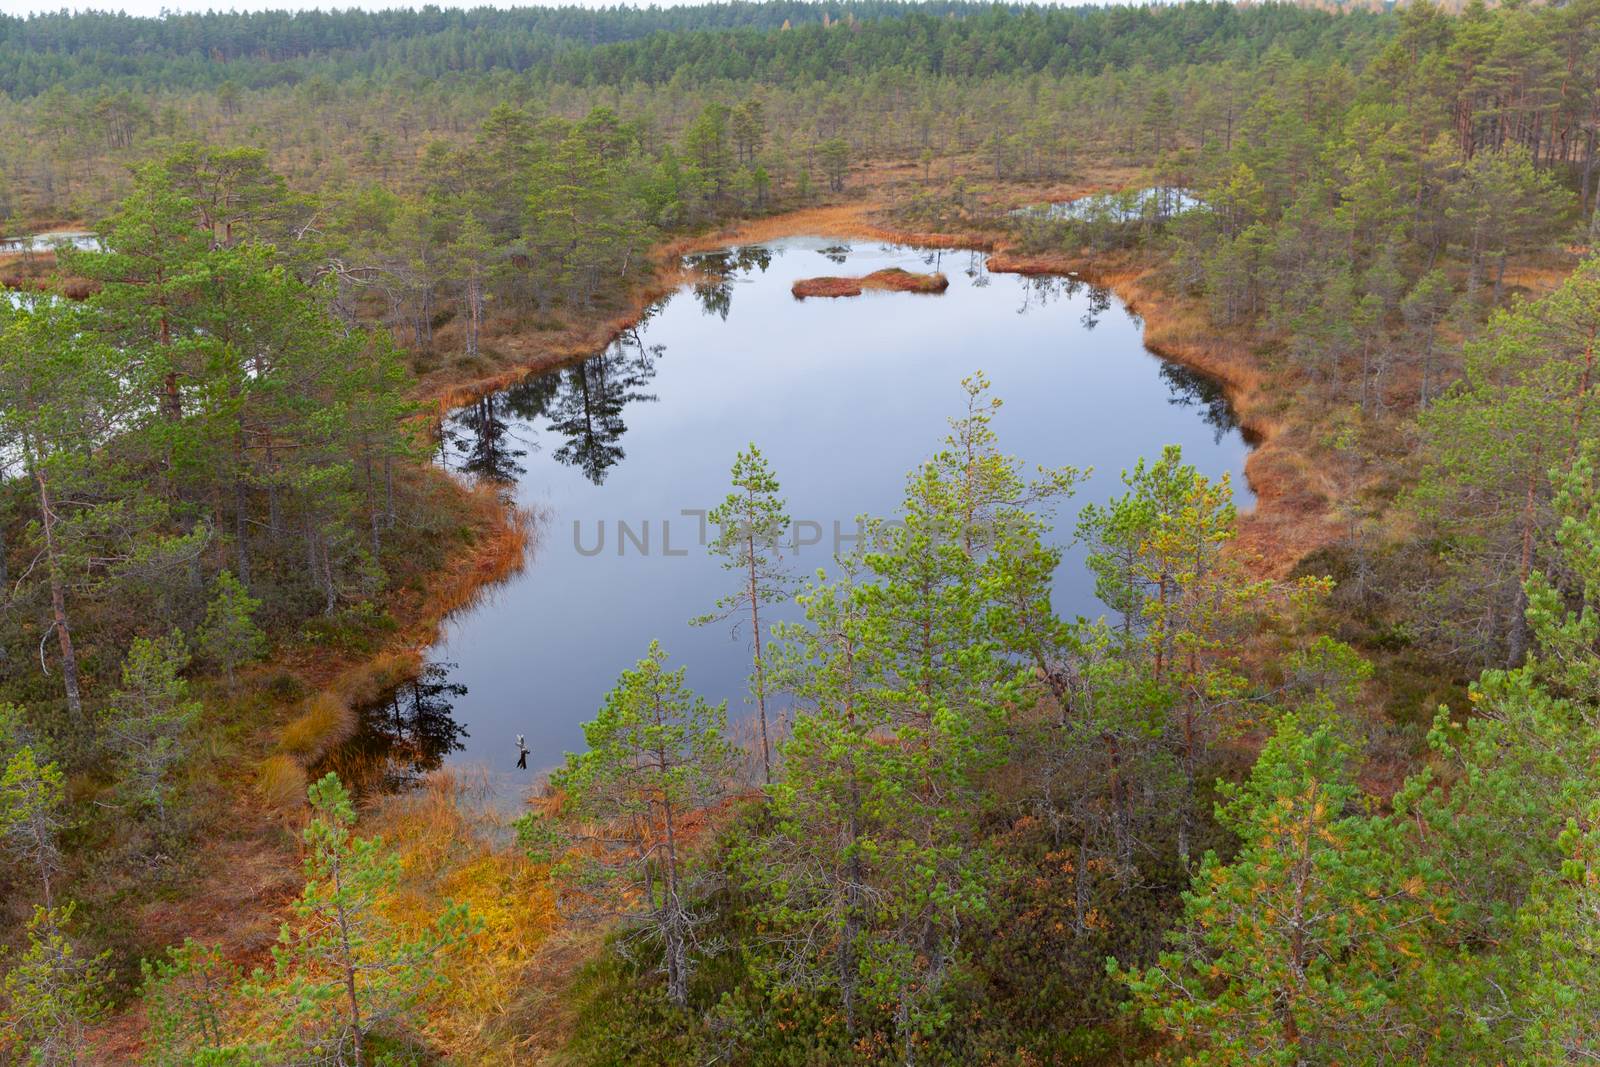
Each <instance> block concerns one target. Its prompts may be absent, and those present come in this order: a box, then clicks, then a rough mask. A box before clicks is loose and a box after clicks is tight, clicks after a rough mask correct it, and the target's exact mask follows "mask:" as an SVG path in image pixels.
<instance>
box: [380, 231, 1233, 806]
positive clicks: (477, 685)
mask: <svg viewBox="0 0 1600 1067" xmlns="http://www.w3.org/2000/svg"><path fill="white" fill-rule="evenodd" d="M699 265H700V266H702V267H706V268H709V269H711V270H712V271H714V272H716V273H717V276H718V280H713V281H707V282H705V283H703V284H699V285H690V286H685V287H684V288H682V289H680V290H679V291H677V292H676V293H674V294H672V295H671V296H669V297H668V298H666V299H665V300H663V301H662V302H661V303H660V304H658V305H657V306H656V307H655V308H654V309H653V310H652V311H651V313H650V314H649V315H648V316H647V317H646V319H645V321H643V322H642V323H641V324H640V325H639V326H638V327H637V328H636V329H633V330H630V331H628V332H627V333H626V334H625V335H624V336H622V337H621V338H620V339H618V340H617V341H616V342H615V343H614V344H612V345H611V346H610V347H609V348H607V349H606V350H605V351H604V352H602V353H600V354H598V355H596V356H594V357H593V358H591V359H588V360H585V361H583V362H581V363H575V364H573V365H571V366H568V367H566V368H564V369H561V370H557V371H552V372H549V373H544V374H537V375H533V376H530V377H528V378H527V379H525V380H524V381H522V382H521V383H519V384H517V385H515V386H512V387H511V388H508V389H505V390H503V391H501V392H498V393H495V394H492V395H490V396H486V397H484V398H483V399H482V400H480V401H478V402H477V403H474V404H470V405H468V406H467V407H464V408H462V409H461V410H459V411H457V412H456V413H455V414H454V415H453V416H452V417H451V418H450V419H449V420H448V421H447V423H446V424H445V426H444V429H443V435H442V440H441V443H440V462H441V463H443V464H445V465H446V466H447V467H449V468H450V469H451V470H454V471H457V472H460V473H461V474H462V475H463V476H469V477H478V478H486V479H492V480H494V481H495V482H498V483H500V484H502V485H503V486H504V487H505V490H506V491H507V492H508V493H510V494H511V495H512V496H513V497H514V498H515V499H516V500H517V502H518V503H519V504H521V505H522V506H523V507H524V508H526V509H528V510H529V511H530V512H532V513H534V514H536V515H537V516H538V517H539V518H538V520H537V526H538V531H537V537H536V541H537V545H536V547H535V549H534V551H533V554H532V557H531V558H530V560H529V562H528V566H527V568H526V569H525V570H524V571H523V572H522V573H521V574H519V575H518V576H516V577H515V578H513V579H512V580H511V581H510V582H509V583H507V584H506V585H504V586H502V587H500V588H498V589H496V590H494V591H492V592H491V593H490V594H489V595H488V596H487V597H486V598H485V599H484V600H483V601H482V602H480V603H479V604H477V605H476V606H474V607H472V608H471V609H470V610H466V611H463V612H461V613H459V614H458V615H456V616H455V617H454V618H452V619H451V620H450V621H449V622H448V623H447V625H446V626H445V629H444V633H443V636H442V638H441V640H440V641H439V643H438V645H437V646H436V647H435V648H434V649H433V650H432V653H431V656H430V665H429V669H428V673H427V674H426V675H425V676H424V677H423V678H422V679H420V680H419V681H418V682H417V683H414V684H411V685H408V686H407V687H404V688H403V689H402V691H401V692H399V693H397V694H395V696H394V698H393V699H391V700H388V701H386V702H384V704H383V705H381V706H380V707H376V708H372V709H368V711H367V712H366V713H365V720H366V722H365V726H366V734H365V737H364V740H363V741H362V742H361V743H362V744H363V745H364V746H365V747H366V748H367V749H368V750H369V751H371V752H373V753H375V754H377V755H379V756H380V757H382V758H387V759H388V760H389V761H390V763H391V772H392V778H393V779H394V780H396V781H401V780H404V779H406V778H407V777H408V776H409V775H413V774H415V773H419V772H421V771H424V770H426V769H429V768H431V767H433V766H436V765H438V764H439V763H441V762H447V763H451V764H458V765H459V764H466V765H481V766H484V767H487V768H488V769H489V771H490V772H491V774H492V775H493V782H494V783H495V786H496V788H497V789H498V790H499V792H500V793H501V794H502V795H504V796H507V797H513V796H515V795H516V792H517V790H518V789H519V788H520V787H521V786H524V785H529V784H532V783H533V782H534V781H535V779H536V776H537V775H538V773H539V772H540V771H542V770H546V769H548V768H550V767H551V766H553V765H555V764H557V763H559V762H560V760H561V759H562V755H563V753H565V752H567V751H569V750H577V749H579V748H580V747H581V746H582V744H583V733H582V729H581V724H582V723H583V722H584V721H586V720H588V719H590V718H592V717H593V716H594V714H595V711H596V710H597V709H598V708H599V706H600V704H601V701H602V699H603V698H604V696H605V694H606V692H607V691H608V690H609V689H610V688H611V687H612V685H613V684H614V683H615V682H616V679H617V675H618V674H619V673H620V672H621V671H622V669H623V668H625V667H628V666H630V665H631V664H632V663H633V662H634V661H635V660H637V659H638V658H639V656H640V655H642V654H643V652H644V650H645V648H646V646H647V645H648V643H649V642H650V640H651V639H652V638H659V639H660V640H661V642H662V645H663V647H664V648H665V649H666V650H667V652H668V653H669V655H670V656H671V658H672V662H673V665H674V666H677V665H687V667H688V682H689V684H690V685H692V686H693V687H694V688H695V689H697V690H698V691H699V692H700V693H702V694H704V695H705V696H706V697H708V698H710V699H713V700H721V699H727V700H728V703H729V714H730V718H732V719H743V718H744V717H745V716H746V715H748V713H749V712H748V708H747V707H746V705H745V703H744V700H743V695H742V694H743V691H744V683H745V679H746V676H747V674H748V672H749V634H748V633H747V632H741V633H740V634H739V635H738V636H737V637H735V636H733V635H732V634H730V632H729V630H728V629H727V628H726V627H725V626H722V625H711V626H706V627H694V626H690V625H689V620H690V619H691V618H692V617H694V616H696V615H699V614H701V613H704V612H706V611H708V610H710V609H711V608H712V605H713V603H714V601H715V600H716V599H717V597H719V596H720V595H722V594H723V593H724V592H726V591H727V590H728V589H729V586H730V576H729V575H728V574H727V573H726V572H725V571H724V570H723V569H722V567H721V566H720V564H719V562H718V561H716V560H713V559H711V558H709V557H708V556H707V555H706V552H705V550H704V548H703V547H702V545H701V526H700V518H699V513H701V512H703V511H705V510H706V509H708V508H710V507H711V506H713V505H714V504H716V503H717V502H719V501H720V500H721V499H722V497H723V496H724V495H725V494H726V492H727V489H728V487H727V479H728V468H729V466H730V464H731V463H732V461H733V457H734V453H735V452H736V451H737V450H738V449H740V448H741V447H744V446H745V445H747V444H749V443H750V442H752V441H754V442H756V443H757V444H758V445H759V446H760V447H761V449H762V450H763V452H765V454H766V455H767V457H768V459H769V461H770V462H771V464H772V466H773V467H774V469H775V471H776V473H777V475H778V478H779V479H780V481H781V482H782V485H783V490H784V493H785V495H786V496H787V498H788V501H789V508H790V513H791V514H792V516H793V517H794V518H795V519H796V520H797V532H798V535H799V539H800V540H801V541H803V542H811V543H808V544H805V545H804V546H803V547H801V548H800V549H799V550H798V552H797V553H795V560H794V562H795V569H796V570H797V571H798V572H800V573H802V574H809V573H811V572H814V571H815V570H816V568H818V567H822V566H827V565H828V563H829V561H830V558H831V555H832V552H833V548H834V544H835V531H836V529H837V531H838V536H839V537H840V538H841V544H842V545H843V546H844V547H848V543H847V541H845V540H844V539H846V538H848V536H849V535H850V534H851V533H853V532H854V531H855V518H856V516H858V515H860V514H863V513H870V514H879V515H886V514H889V513H891V512H892V511H893V509H894V508H895V506H896V505H897V503H898V502H899V499H900V495H901V491H902V488H903V486H904V479H905V476H906V473H907V472H908V471H909V470H910V469H911V468H912V467H913V466H914V465H916V464H917V463H918V462H919V461H921V460H922V459H923V458H925V457H926V456H928V455H929V454H930V453H931V452H932V451H933V450H934V449H935V448H937V447H938V446H939V445H940V443H941V442H942V440H943V437H944V434H945V432H946V430H947V424H946V419H947V418H948V417H949V416H952V415H954V414H956V413H957V411H958V410H959V408H960V407H961V404H962V401H963V396H962V393H961V388H960V381H961V379H962V378H963V377H965V376H967V375H970V374H971V373H973V372H974V371H976V370H979V369H981V370H983V371H984V372H985V373H986V374H987V375H988V376H989V378H990V380H991V381H992V382H993V387H994V393H995V394H996V395H997V396H999V397H1001V398H1002V399H1004V401H1005V407H1004V408H1003V409H1002V411H1001V413H1000V415H999V416H998V418H997V420H996V429H997V431H998V433H999V435H1000V439H1001V444H1002V446H1003V448H1004V449H1005V450H1006V451H1007V452H1009V453H1012V454H1015V455H1017V456H1019V457H1021V458H1022V459H1023V460H1024V461H1025V462H1026V463H1027V464H1028V465H1029V467H1030V468H1032V467H1033V466H1036V465H1039V464H1044V465H1048V466H1058V465H1063V464H1071V465H1074V466H1077V467H1093V468H1094V476H1093V477H1092V478H1091V479H1089V480H1088V481H1087V482H1085V483H1084V484H1083V485H1082V486H1081V487H1080V489H1079V492H1078V495H1077V497H1076V498H1074V499H1073V500H1072V501H1069V502H1068V503H1067V504H1066V505H1064V506H1063V507H1062V508H1061V509H1060V513H1059V515H1058V521H1057V531H1056V535H1057V539H1058V540H1059V541H1060V542H1061V543H1062V544H1067V543H1068V542H1070V540H1071V536H1072V531H1073V528H1074V526H1075V524H1076V513H1077V509H1078V508H1079V507H1080V506H1081V505H1082V504H1084V503H1086V502H1089V501H1104V500H1106V499H1108V498H1110V497H1111V496H1113V495H1116V494H1117V493H1118V492H1119V491H1120V483H1119V480H1118V478H1119V474H1120V473H1121V472H1122V471H1123V470H1124V469H1125V468H1128V467H1130V466H1132V465H1133V464H1134V463H1135V462H1136V461H1137V460H1138V459H1139V458H1140V457H1146V456H1149V457H1153V456H1156V455H1158V454H1159V453H1160V451H1161V448H1162V446H1164V445H1167V444H1178V445H1181V446H1182V447H1183V452H1184V456H1185V458H1186V459H1187V460H1188V461H1190V462H1192V463H1194V464H1196V465H1197V466H1198V467H1199V468H1200V469H1201V470H1202V471H1203V472H1204V473H1206V474H1207V475H1210V476H1213V477H1220V476H1221V475H1223V474H1225V473H1227V474H1231V475H1232V477H1233V482H1234V486H1235V497H1236V499H1237V501H1238V503H1239V505H1240V507H1241V508H1244V507H1248V506H1249V505H1250V504H1251V503H1252V501H1253V498H1252V496H1251V494H1250V492H1249V490H1248V488H1247V487H1246V486H1245V484H1244V479H1243V468H1244V461H1245V457H1246V454H1247V452H1248V450H1249V445H1248V444H1247V442H1246V441H1245V439H1244V437H1243V436H1242V435H1241V433H1240V431H1239V428H1238V426H1237V425H1236V423H1235V421H1234V419H1233V416H1232V413H1231V411H1230V410H1229V408H1228V405H1227V403H1226V401H1225V399H1224V397H1223V394H1222V391H1221V389H1220V387H1219V386H1218V384H1217V383H1216V382H1214V381H1213V380H1211V379H1209V378H1206V377H1204V376H1203V375H1199V374H1196V373H1194V372H1192V371H1190V370H1188V369H1186V368H1184V367H1182V366H1179V365H1177V364H1173V363H1168V362H1166V361H1163V360H1161V359H1159V358H1157V357H1156V356H1154V355H1152V354H1151V353H1149V352H1148V351H1146V349H1145V348H1144V346H1143V344H1142V343H1141V341H1140V336H1141V323H1140V321H1139V320H1138V318H1136V317H1135V316H1134V315H1132V314H1130V313H1129V312H1128V311H1127V309H1126V308H1125V307H1124V306H1123V305H1122V304H1121V303H1120V302H1119V301H1118V300H1117V299H1116V298H1115V297H1114V296H1113V295H1112V294H1111V293H1109V292H1108V291H1106V290H1104V289H1099V288H1095V287H1094V286H1091V285H1088V284H1085V283H1084V282H1081V281H1079V280H1077V279H1070V278H1024V277H1020V276H1016V275H1006V274H990V273H988V272H987V271H986V270H985V269H984V265H983V256H982V254H980V253H971V252H966V251H956V252H951V251H943V252H938V251H927V250H921V249H916V248H905V247H891V246H887V245H883V244H877V243H856V244H849V245H846V244H841V243H839V242H835V241H828V240H815V239H792V240H784V241H779V242H775V243H772V244H766V245H761V246H754V247H747V248H740V249H736V250H734V251H730V252H726V253H717V254H713V255H709V256H704V257H699ZM886 267H902V268H905V269H907V270H913V271H929V270H940V271H943V272H944V273H945V274H947V275H948V276H949V278H950V282H951V284H950V288H949V290H948V291H946V292H945V293H943V294H942V295H936V296H931V295H920V294H909V293H873V292H869V293H867V294H865V295H863V296H860V297H855V298H848V299H839V300H827V299H811V300H804V301H800V300H796V299H794V298H793V297H792V296H791V295H790V292H789V288H790V285H791V284H792V283H793V282H794V281H795V280H796V279H799V278H805V277H811V276H814V275H819V274H850V275H862V274H866V273H869V272H871V271H874V270H878V269H881V268H886ZM836 524H837V526H836ZM1055 595H1056V608H1057V610H1058V611H1060V612H1062V613H1065V614H1069V615H1075V614H1086V615H1095V614H1098V613H1099V612H1100V611H1102V610H1103V609H1102V608H1101V607H1100V605H1099V604H1098V603H1097V601H1096V600H1095V597H1094V591H1093V583H1092V581H1091V579H1090V577H1089V575H1088V574H1087V572H1086V571H1085V569H1084V566H1083V558H1082V552H1081V550H1079V549H1076V548H1069V549H1068V551H1067V552H1066V558H1065V560H1064V562H1063V564H1062V567H1061V570H1060V572H1059V574H1058V575H1057V584H1056V594H1055ZM788 617H793V610H792V609H790V611H789V613H788ZM518 734H523V735H525V736H526V737H527V743H528V746H529V747H530V748H531V749H532V754H531V755H530V757H529V769H528V770H526V771H519V770H517V769H516V766H515V765H516V750H515V738H516V736H517V735H518Z"/></svg>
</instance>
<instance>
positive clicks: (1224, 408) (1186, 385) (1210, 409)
mask: <svg viewBox="0 0 1600 1067" xmlns="http://www.w3.org/2000/svg"><path fill="white" fill-rule="evenodd" d="M1161 378H1162V380H1163V381H1165V382H1166V383H1167V385H1168V387H1169V388H1171V390H1172V395H1171V396H1170V397H1168V398H1167V403H1169V404H1171V405H1173V406H1174V407H1180V408H1194V409H1196V410H1197V411H1198V412H1199V414H1200V421H1202V422H1204V423H1205V424H1206V425H1207V426H1209V427H1211V431H1212V432H1211V440H1212V441H1213V442H1215V443H1217V444H1221V443H1222V441H1223V439H1224V438H1226V437H1227V436H1228V435H1229V434H1231V433H1233V432H1234V431H1236V430H1238V429H1239V420H1238V417H1237V416H1235V415H1234V413H1233V405H1231V404H1229V403H1228V397H1227V394H1225V393H1224V392H1223V390H1222V383H1221V382H1219V381H1217V379H1215V378H1212V377H1209V376H1207V375H1204V374H1201V373H1200V372H1199V371H1197V370H1193V369H1191V368H1189V367H1185V366H1183V365H1182V364H1181V363H1169V362H1167V361H1165V360H1163V361H1162V363H1161ZM1246 439H1247V440H1248V439H1249V435H1246Z"/></svg>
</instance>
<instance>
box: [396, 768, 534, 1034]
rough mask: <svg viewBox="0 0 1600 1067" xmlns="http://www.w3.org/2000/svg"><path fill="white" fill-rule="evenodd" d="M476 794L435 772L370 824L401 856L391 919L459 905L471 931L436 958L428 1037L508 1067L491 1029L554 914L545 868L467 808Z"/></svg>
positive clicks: (414, 919)
mask: <svg viewBox="0 0 1600 1067" xmlns="http://www.w3.org/2000/svg"><path fill="white" fill-rule="evenodd" d="M476 793H477V791H476V790H474V789H473V788H472V786H471V784H470V783H463V782H462V781H461V780H460V779H458V778H457V777H455V776H454V775H451V774H447V773H446V774H438V775H435V776H433V777H432V778H430V779H429V780H428V782H427V783H426V784H425V785H424V786H423V787H422V788H421V789H419V790H416V791H415V792H413V793H410V794H405V795H401V796H394V797H389V798H387V799H386V800H385V801H384V802H383V803H382V804H381V806H380V807H379V809H378V811H377V812H375V813H374V816H373V820H372V826H373V828H374V829H376V830H378V831H380V832H381V833H382V834H383V836H384V838H385V840H386V841H387V842H388V843H389V845H390V847H391V848H393V849H394V850H395V853H396V854H397V855H398V856H399V857H400V863H401V880H400V887H399V890H398V892H397V893H396V894H395V896H394V898H393V899H392V900H391V901H389V902H388V906H389V908H390V913H391V915H393V916H394V917H395V918H396V919H397V920H398V921H400V922H402V923H405V924H408V925H409V924H415V925H417V926H419V927H420V926H421V925H423V924H425V923H427V922H428V921H429V920H430V919H431V918H432V917H433V916H434V915H436V914H437V913H438V909H439V907H440V906H441V904H442V903H443V902H445V901H451V902H455V903H461V904H465V905H466V906H467V908H468V910H469V911H470V913H471V914H472V917H473V919H474V920H475V921H476V923H477V925H478V933H477V934H476V935H475V936H474V937H473V938H472V939H471V940H470V941H469V942H468V944H467V946H466V947H465V949H464V950H462V951H461V952H460V953H459V954H457V956H456V957H455V958H453V959H450V960H446V961H443V966H444V970H445V976H446V978H447V980H448V990H447V992H446V993H445V995H444V997H443V1000H442V1002H441V1003H439V1004H438V1005H436V1006H435V1007H434V1008H433V1009H432V1010H430V1012H429V1018H428V1025H427V1033H428V1037H429V1038H430V1040H431V1041H433V1042H434V1043H436V1044H437V1046H438V1047H439V1048H441V1049H442V1050H444V1051H445V1052H446V1053H447V1054H448V1056H449V1057H450V1058H451V1059H452V1060H454V1061H459V1062H463V1063H474V1064H485V1065H490V1064H500V1063H507V1064H509V1063H512V1062H515V1059H516V1054H517V1050H516V1048H515V1047H514V1046H513V1045H510V1044H509V1043H508V1042H506V1041H505V1040H504V1038H503V1036H502V1035H499V1034H498V1033H497V1024H498V1023H499V1022H500V1021H501V1020H503V1019H504V1018H505V1017H506V1015H507V1014H508V1013H509V1012H511V1011H513V1010H514V1009H515V1008H516V1007H517V998H518V994H519V992H520V991H521V989H522V987H523V986H524V985H525V984H526V971H527V968H528V966H529V964H530V962H531V961H532V960H533V958H534V955H535V953H537V952H538V950H539V949H540V948H541V947H542V946H543V945H544V944H545V943H546V942H547V941H548V939H549V937H550V934H551V933H552V932H553V931H554V930H555V929H556V926H557V923H558V915H557V912H556V902H555V893H554V890H553V888H552V886H551V884H550V879H549V871H548V869H547V868H546V867H544V866H542V865H539V864H535V863H533V862H532V861H530V860H529V859H528V858H527V857H526V856H525V855H523V853H522V851H521V850H520V849H518V848H517V847H516V845H515V843H514V841H513V840H512V837H511V835H510V834H509V833H508V832H507V830H508V828H507V827H506V825H505V824H504V819H503V817H502V816H501V815H500V814H499V813H498V812H496V811H494V810H493V809H491V808H488V807H486V806H481V807H480V806H479V805H477V804H475V794H476Z"/></svg>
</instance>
